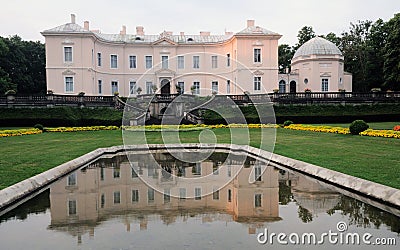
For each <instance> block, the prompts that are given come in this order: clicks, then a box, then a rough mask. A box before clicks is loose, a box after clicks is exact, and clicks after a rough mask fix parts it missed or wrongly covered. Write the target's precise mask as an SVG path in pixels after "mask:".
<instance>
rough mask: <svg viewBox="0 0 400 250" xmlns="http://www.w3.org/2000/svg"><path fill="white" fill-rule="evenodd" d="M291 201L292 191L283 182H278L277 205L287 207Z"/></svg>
mask: <svg viewBox="0 0 400 250" xmlns="http://www.w3.org/2000/svg"><path fill="white" fill-rule="evenodd" d="M292 200H293V195H292V189H291V187H290V186H288V185H286V183H285V182H279V204H281V205H287V204H288V203H289V202H291V201H292Z"/></svg>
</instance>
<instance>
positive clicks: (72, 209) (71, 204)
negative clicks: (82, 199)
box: [68, 200, 76, 215]
mask: <svg viewBox="0 0 400 250" xmlns="http://www.w3.org/2000/svg"><path fill="white" fill-rule="evenodd" d="M75 214H76V200H69V201H68V215H75Z"/></svg>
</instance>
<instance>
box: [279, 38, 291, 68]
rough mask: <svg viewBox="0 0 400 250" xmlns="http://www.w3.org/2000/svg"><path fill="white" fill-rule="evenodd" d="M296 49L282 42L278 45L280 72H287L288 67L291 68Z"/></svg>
mask: <svg viewBox="0 0 400 250" xmlns="http://www.w3.org/2000/svg"><path fill="white" fill-rule="evenodd" d="M293 55H294V50H293V48H292V47H291V46H289V45H288V44H281V45H279V47H278V64H279V73H286V68H288V69H289V70H290V62H291V60H292V58H293Z"/></svg>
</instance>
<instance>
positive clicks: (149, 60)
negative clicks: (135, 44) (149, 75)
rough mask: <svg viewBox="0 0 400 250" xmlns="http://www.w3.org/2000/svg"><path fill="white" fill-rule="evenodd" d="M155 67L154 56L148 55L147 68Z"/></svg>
mask: <svg viewBox="0 0 400 250" xmlns="http://www.w3.org/2000/svg"><path fill="white" fill-rule="evenodd" d="M152 67H153V57H152V56H146V69H151V68H152Z"/></svg>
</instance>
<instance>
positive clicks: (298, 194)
mask: <svg viewBox="0 0 400 250" xmlns="http://www.w3.org/2000/svg"><path fill="white" fill-rule="evenodd" d="M279 181H280V182H284V183H285V184H286V185H288V186H290V187H291V193H292V195H293V198H294V200H296V202H297V203H298V204H299V206H301V207H302V208H305V209H307V210H308V211H309V212H310V213H311V214H312V215H313V216H317V215H318V214H321V213H326V212H327V211H328V210H330V209H332V208H334V207H335V206H336V205H337V204H338V202H339V200H340V196H341V195H340V194H339V193H337V192H334V191H332V189H330V188H329V187H328V186H327V185H326V184H324V183H322V182H320V181H316V180H314V179H311V178H309V177H307V176H304V175H297V174H294V173H292V172H288V171H280V174H279Z"/></svg>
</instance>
